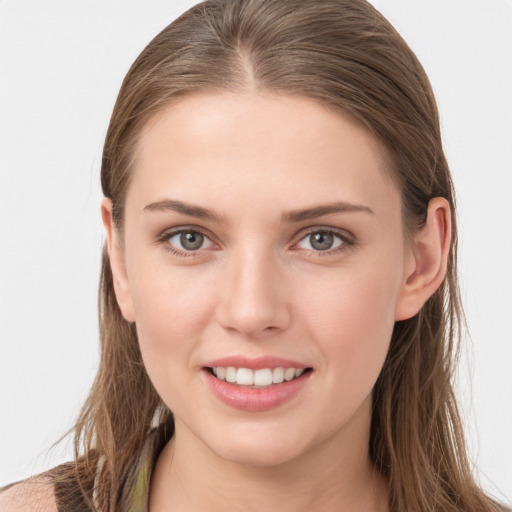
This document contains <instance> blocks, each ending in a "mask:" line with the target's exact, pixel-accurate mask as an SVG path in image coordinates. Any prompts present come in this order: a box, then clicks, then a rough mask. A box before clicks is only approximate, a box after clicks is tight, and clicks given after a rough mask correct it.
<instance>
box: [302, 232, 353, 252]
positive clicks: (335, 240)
mask: <svg viewBox="0 0 512 512" xmlns="http://www.w3.org/2000/svg"><path fill="white" fill-rule="evenodd" d="M346 243H348V240H347V239H346V238H345V237H343V236H342V235H340V234H338V233H335V232H332V231H328V230H319V231H312V232H311V233H309V234H308V235H307V236H305V237H304V238H303V239H302V240H300V242H299V243H298V244H297V247H298V248H300V249H306V250H309V251H320V252H324V251H329V250H332V249H336V248H338V247H341V246H342V245H344V244H346Z"/></svg>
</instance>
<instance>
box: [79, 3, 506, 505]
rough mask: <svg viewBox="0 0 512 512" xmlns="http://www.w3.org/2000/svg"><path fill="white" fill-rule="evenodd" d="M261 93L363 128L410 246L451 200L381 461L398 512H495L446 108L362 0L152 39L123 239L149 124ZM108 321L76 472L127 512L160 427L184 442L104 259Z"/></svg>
mask: <svg viewBox="0 0 512 512" xmlns="http://www.w3.org/2000/svg"><path fill="white" fill-rule="evenodd" d="M249 89H251V90H252V89H255V90H260V91H272V92H274V93H278V94H286V95H301V96H307V97H310V98H314V99H316V100H317V101H319V102H322V103H323V104H326V105H329V106H330V107H331V108H333V109H337V110H339V111H340V112H342V113H344V114H345V115H349V116H351V117H352V118H354V119H357V120H358V121H359V122H360V123H362V124H363V125H364V126H366V127H367V129H368V130H370V131H371V132H372V133H373V134H374V136H375V137H376V138H377V139H379V140H380V141H381V142H382V143H383V145H384V146H385V148H386V149H387V152H388V157H389V161H390V162H391V165H390V172H391V173H392V176H393V178H394V180H395V182H396V184H397V186H398V187H399V189H400V191H401V195H402V201H403V220H404V226H405V228H406V230H407V231H408V232H409V233H411V232H412V231H413V230H415V229H418V228H420V227H421V226H422V225H423V224H424V222H425V218H426V211H427V205H428V202H429V200H430V199H431V198H433V197H437V196H440V197H444V198H446V199H447V200H448V201H449V203H450V205H451V207H452V216H453V220H452V223H453V241H452V247H451V252H450V256H449V262H448V270H447V276H446V279H445V281H444V283H443V284H442V285H441V286H440V287H439V289H438V290H437V291H436V292H435V293H434V295H433V296H432V297H431V298H430V299H429V300H428V301H427V303H426V304H425V305H424V307H423V308H422V309H421V311H420V312H419V314H417V315H416V316H414V317H413V318H411V319H408V320H403V321H399V322H396V325H395V328H394V332H393V335H392V340H391V345H390V349H389V353H388V356H387V359H386V362H385V364H384V367H383V369H382V372H381V374H380V376H379V378H378V381H377V383H376V385H375V388H374V392H373V415H372V424H371V435H370V455H371V458H372V460H373V463H374V464H375V466H376V468H377V469H378V470H379V471H381V472H382V473H383V474H384V475H386V477H387V478H388V481H389V496H390V507H391V510H393V511H418V512H419V511H425V512H426V511H434V510H443V511H444V512H450V511H453V512H455V511H477V510H478V511H491V510H496V507H495V504H494V502H493V501H492V500H490V499H489V498H487V497H486V496H485V495H484V493H483V492H482V491H481V490H480V489H479V488H478V486H477V485H476V483H475V482H474V479H473V476H472V474H471V468H470V465H469V463H468V460H467V455H466V448H465V445H464V440H463V433H462V426H461V420H460V417H459V413H458V410H457V405H456V400H455V396H454V392H453V388H452V382H451V381H452V373H453V367H454V362H455V360H456V354H457V346H458V345H457V343H458V338H459V332H460V327H461V321H462V311H461V305H460V299H459V290H458V285H457V272H456V254H457V231H456V219H455V199H454V193H453V187H452V182H451V177H450V172H449V169H448V165H447V162H446V160H445V156H444V153H443V147H442V142H441V134H440V127H439V118H438V112H437V107H436V103H435V99H434V95H433V93H432V89H431V87H430V84H429V81H428V79H427V77H426V75H425V72H424V70H423V68H422V67H421V65H420V63H419V62H418V60H417V58H416V56H415V55H414V53H413V52H412V51H411V50H410V48H409V47H408V45H407V44H406V43H405V42H404V40H403V39H402V38H401V37H400V35H399V34H398V33H397V32H396V31H395V29H394V28H393V27H392V26H391V25H390V24H389V23H388V22H387V20H386V19H385V18H383V16H382V15H381V14H380V13H379V12H377V11H376V10H375V9H374V8H373V7H372V6H371V5H370V4H369V3H367V2H366V1H365V0H307V1H304V0H286V1H284V0H208V1H206V2H203V3H201V4H199V5H197V6H195V7H193V8H192V9H190V10H189V11H188V12H186V13H185V14H183V15H182V16H181V17H180V18H178V19H177V20H176V21H174V22H173V23H172V24H171V25H169V26H168V27H166V28H165V29H164V30H163V31H162V32H161V33H160V34H159V35H158V36H156V37H155V38H154V39H153V40H152V41H151V42H150V44H149V45H148V46H147V47H146V48H145V49H144V51H143V52H142V53H141V55H140V56H139V57H138V58H137V60H136V61H135V63H134V64H133V65H132V67H131V69H130V70H129V72H128V74H127V76H126V78H125V79H124V82H123V84H122V87H121V90H120V93H119V96H118V99H117V102H116V104H115V107H114V111H113V113H112V118H111V121H110V126H109V129H108V133H107V137H106V141H105V146H104V152H103V161H102V169H101V183H102V188H103V193H104V195H105V196H106V197H108V198H110V199H111V200H112V202H113V212H114V215H113V216H114V222H115V225H116V228H117V229H118V230H119V232H120V233H121V235H122V232H123V210H124V200H125V197H126V191H127V188H128V186H129V183H130V169H131V167H132V165H133V159H134V149H135V148H136V147H137V140H138V137H139V135H140V133H141V129H142V128H143V127H144V126H145V124H146V123H147V122H148V120H149V119H150V118H152V117H153V116H154V115H155V114H156V113H157V112H159V111H161V110H162V108H164V107H165V106H167V105H168V104H169V103H171V102H174V101H178V100H179V98H180V97H182V96H184V95H187V94H191V93H192V92H195V91H207V90H232V91H243V90H249ZM99 314H100V334H101V360H100V366H99V371H98V374H97V377H96V380H95V382H94V384H93V387H92V390H91V392H90V395H89V397H88V399H87V401H86V403H85V405H84V408H83V409H82V412H81V414H80V417H79V419H78V421H77V423H76V428H75V450H76V463H75V466H74V470H75V473H76V475H77V476H78V478H79V479H80V481H81V482H82V484H83V485H84V489H85V488H86V487H87V486H88V485H89V484H90V482H91V481H92V480H93V478H94V475H95V473H96V472H97V471H99V477H98V478H96V489H95V492H96V497H97V500H98V503H99V504H100V506H102V507H103V508H104V509H108V510H111V511H117V510H122V504H121V503H120V496H121V491H122V488H123V485H126V482H127V479H129V470H130V464H131V463H132V462H133V460H134V459H135V458H136V457H137V454H138V453H139V452H140V450H141V447H142V445H143V443H144V441H145V439H146V438H147V436H148V434H149V432H150V430H151V428H152V425H154V424H167V425H168V428H169V433H172V424H173V423H172V422H173V420H172V413H171V412H170V411H168V410H167V409H166V408H165V406H164V405H163V404H162V401H161V399H160V397H159V396H158V395H157V393H156V391H155V390H154V388H153V386H152V384H151V382H150V380H149V378H148V375H147V373H146V371H145V369H144V365H143V362H142V358H141V354H140V351H139V346H138V341H137V333H136V329H135V326H134V325H131V324H129V323H128V322H126V321H125V320H124V319H123V317H122V315H121V312H120V310H119V307H118V305H117V302H116V298H115V295H114V289H113V283H112V274H111V269H110V263H109V259H108V254H107V252H106V251H104V254H103V265H102V272H101V283H100V300H99ZM100 459H101V460H102V461H103V463H102V464H101V469H100V470H98V460H100Z"/></svg>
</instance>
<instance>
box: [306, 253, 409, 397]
mask: <svg viewBox="0 0 512 512" xmlns="http://www.w3.org/2000/svg"><path fill="white" fill-rule="evenodd" d="M381 264H382V266H380V265H378V264H377V265H374V266H372V265H365V266H364V269H355V268H353V269H350V271H348V272H345V271H341V272H338V275H337V276H333V278H332V279H329V280H326V281H324V286H323V287H322V288H321V289H319V288H317V289H310V290H309V292H308V293H307V294H306V295H307V296H308V297H309V298H310V300H309V301H308V304H309V307H308V305H307V304H304V306H303V315H306V318H309V322H308V326H307V328H308V330H309V336H310V337H311V338H312V339H314V340H316V344H317V346H318V349H319V351H320V352H321V353H322V354H323V356H324V357H323V360H324V364H325V366H326V372H325V375H326V376H327V378H328V379H329V385H330V386H331V389H333V390H338V391H339V390H341V392H343V393H346V395H347V396H348V395H351V397H352V398H353V399H354V404H357V403H358V401H359V400H360V399H361V398H363V397H364V396H366V395H367V394H368V393H370V392H371V389H372V388H373V386H374V384H375V381H376V379H377V377H378V375H379V373H380V371H381V369H382V365H383V364H384V360H385V358H386V355H387V352H388V348H389V343H390V340H391V335H392V332H393V327H394V323H395V320H394V317H395V304H396V300H397V296H398V289H399V283H400V275H399V272H398V271H396V270H394V269H397V268H399V267H397V266H396V265H395V266H390V267H386V265H385V264H383V262H382V261H381ZM386 268H389V269H392V270H391V271H389V272H386V271H384V270H382V269H386ZM319 296H320V297H322V299H321V300H311V297H319ZM356 395H357V396H356ZM348 398H350V397H348Z"/></svg>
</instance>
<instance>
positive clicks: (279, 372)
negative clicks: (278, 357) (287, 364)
mask: <svg viewBox="0 0 512 512" xmlns="http://www.w3.org/2000/svg"><path fill="white" fill-rule="evenodd" d="M283 381H284V368H281V367H279V368H274V370H273V371H272V382H273V383H274V384H281V382H283Z"/></svg>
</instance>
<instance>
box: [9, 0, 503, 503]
mask: <svg viewBox="0 0 512 512" xmlns="http://www.w3.org/2000/svg"><path fill="white" fill-rule="evenodd" d="M193 3H195V2H193V1H185V0H182V1H171V0H167V1H163V0H89V1H88V2H79V1H70V0H60V1H57V0H52V1H44V2H42V1H36V0H0V343H1V348H0V400H1V401H0V403H1V420H0V485H1V484H5V483H8V482H10V481H14V480H17V479H20V478H23V477H26V476H28V475H30V474H33V473H35V472H39V471H42V470H44V469H46V468H48V467H50V466H53V465H55V464H56V463H58V462H61V461H64V460H69V458H70V456H71V452H70V447H69V443H68V444H66V443H64V444H62V445H59V447H57V448H55V449H53V450H51V451H50V452H48V448H49V447H50V445H51V444H52V443H53V442H54V441H56V440H57V439H58V438H59V436H60V435H61V434H63V433H64V432H65V431H66V429H67V428H69V427H70V426H71V424H72V421H73V418H74V417H75V416H76V414H77V412H78V410H79V407H80V404H81V402H82V401H83V399H84V397H85V395H86V393H87V390H88V388H89V385H90V383H91V381H92V377H93V374H94V371H95V367H96V364H97V359H98V356H97V327H96V291H97V276H98V273H99V257H100V251H101V244H102V236H103V235H102V232H101V229H100V218H99V210H98V206H99V201H100V198H101V195H100V187H99V167H100V156H101V145H102V140H103V137H104V135H105V131H106V127H107V124H108V119H109V116H110V112H111V109H112V106H113V103H114V100H115V97H116V94H117V91H118V88H119V86H120V84H121V80H122V78H123V76H124V74H125V73H126V71H127V69H128V67H129V65H130V64H131V62H132V61H133V60H134V58H135V57H136V56H137V54H138V53H139V52H140V51H141V50H142V48H143V47H144V46H145V44H146V43H147V42H148V41H149V40H150V38H151V37H153V36H154V35H156V33H158V32H159V31H160V30H161V29H162V28H163V27H164V26H165V25H166V24H167V23H168V22H170V21H171V20H172V19H173V18H174V17H176V15H178V14H179V13H181V12H182V11H183V10H185V8H188V7H189V6H191V5H192V4H193ZM374 4H375V5H376V6H377V7H378V8H379V9H380V10H381V11H382V12H383V14H385V15H386V16H387V17H388V18H389V19H390V21H391V22H392V23H394V24H395V26H396V28H397V29H398V30H399V32H400V33H401V34H402V35H403V36H404V38H405V39H406V40H407V41H408V42H409V44H410V45H411V47H412V48H413V50H414V51H415V52H416V53H417V54H418V56H419V57H420V60H421V61H422V63H423V65H424V66H425V68H426V70H427V73H428V74H429V76H430V78H431V81H432V83H433V87H434V90H435V92H436V96H437V99H438V103H439V107H440V111H441V118H442V124H443V133H444V138H445V146H446V152H447V156H448V159H449V162H450V163H451V168H452V171H453V174H454V180H455V184H456V188H457V191H458V201H459V217H460V238H461V258H460V260H461V273H462V284H463V292H464V300H465V306H466V312H467V316H468V324H469V328H470V332H471V336H472V342H469V340H468V339H466V341H465V347H464V354H465V357H464V358H463V364H462V366H461V377H460V391H459V393H460V396H461V402H462V407H463V412H464V418H465V423H466V425H467V430H468V440H469V445H470V450H471V454H472V457H473V459H474V460H475V461H476V462H477V464H478V466H479V468H480V471H479V474H480V477H481V480H482V483H483V485H484V487H485V488H486V489H487V490H488V491H489V492H491V493H492V494H494V495H496V496H498V497H501V498H502V499H508V501H511V500H512V441H511V434H510V433H511V432H512V399H511V394H512V393H511V392H512V371H511V363H510V362H511V360H512V334H511V320H510V319H511V316H512V269H511V267H512V265H511V262H512V229H511V224H512V214H511V211H510V203H511V200H510V197H511V191H512V168H511V167H512V164H511V162H512V1H511V0H479V1H477V0H428V1H427V0H423V1H420V0H374ZM470 383H472V384H471V388H472V391H471V389H470Z"/></svg>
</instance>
